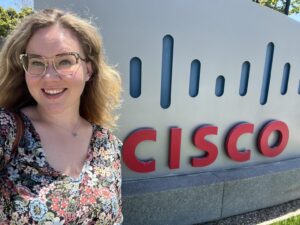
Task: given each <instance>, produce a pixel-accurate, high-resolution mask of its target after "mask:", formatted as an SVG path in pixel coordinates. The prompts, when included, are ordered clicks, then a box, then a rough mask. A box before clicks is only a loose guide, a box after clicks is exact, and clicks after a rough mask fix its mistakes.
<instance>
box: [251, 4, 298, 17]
mask: <svg viewBox="0 0 300 225" xmlns="http://www.w3.org/2000/svg"><path fill="white" fill-rule="evenodd" d="M252 1H253V2H256V3H259V4H260V5H263V6H267V7H270V8H272V9H274V10H276V11H279V12H281V13H285V8H286V3H287V2H288V0H252ZM288 12H289V15H291V14H297V13H299V12H300V0H290V6H289V11H288Z"/></svg>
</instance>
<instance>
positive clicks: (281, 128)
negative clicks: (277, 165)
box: [257, 120, 289, 157]
mask: <svg viewBox="0 0 300 225" xmlns="http://www.w3.org/2000/svg"><path fill="white" fill-rule="evenodd" d="M274 131H278V133H279V137H278V141H277V143H276V145H275V146H273V147H270V146H269V144H268V140H269V137H270V135H271V134H272V133H273V132H274ZM288 139H289V128H288V126H287V125H286V124H285V123H284V122H282V121H277V120H272V121H270V122H268V123H267V124H266V125H265V126H264V127H263V128H262V129H261V131H260V132H259V135H258V141H257V147H258V150H259V151H260V152H261V154H263V155H264V156H267V157H275V156H277V155H279V154H280V153H281V152H282V151H283V150H284V148H285V147H286V145H287V143H288Z"/></svg>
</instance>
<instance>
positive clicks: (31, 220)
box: [0, 109, 123, 225]
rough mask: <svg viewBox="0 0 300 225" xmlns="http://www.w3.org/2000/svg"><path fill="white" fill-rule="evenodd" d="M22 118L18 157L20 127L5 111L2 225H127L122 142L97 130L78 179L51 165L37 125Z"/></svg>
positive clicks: (1, 114)
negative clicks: (123, 202) (14, 149)
mask: <svg viewBox="0 0 300 225" xmlns="http://www.w3.org/2000/svg"><path fill="white" fill-rule="evenodd" d="M21 116H22V118H23V121H24V124H25V131H24V135H23V138H22V140H21V144H20V146H19V148H18V153H17V154H16V155H12V152H11V146H12V144H13V141H14V139H15V135H16V123H15V121H14V117H13V116H12V114H11V113H10V112H8V111H7V110H5V109H0V225H2V224H43V225H48V224H49V225H50V224H87V225H90V224H101V225H104V224H121V223H122V220H123V216H122V212H121V170H120V169H121V168H120V165H121V164H120V149H121V146H122V143H121V142H120V140H119V139H117V138H116V137H115V136H113V135H112V134H111V133H110V132H109V131H108V130H107V129H104V128H102V127H100V126H97V125H93V136H92V138H91V141H90V145H89V151H88V156H87V159H86V161H85V164H84V167H83V169H82V171H81V174H80V176H79V178H77V179H74V178H71V177H69V176H67V175H64V174H62V173H60V172H58V171H55V169H53V168H52V167H51V165H49V164H48V162H47V160H46V158H45V154H44V152H43V149H42V146H41V141H40V137H39V135H38V133H37V132H36V130H35V129H34V127H33V124H32V123H31V121H30V119H29V118H28V117H27V116H26V115H25V114H23V113H21Z"/></svg>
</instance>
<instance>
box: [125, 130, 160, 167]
mask: <svg viewBox="0 0 300 225" xmlns="http://www.w3.org/2000/svg"><path fill="white" fill-rule="evenodd" d="M146 140H150V141H156V130H154V129H151V128H146V129H145V128H143V129H139V130H136V131H134V132H133V133H131V134H130V135H129V136H128V137H127V138H126V139H125V141H124V143H123V148H122V158H123V161H124V163H125V165H126V166H127V167H128V168H129V169H131V170H133V171H135V172H139V173H149V172H153V171H155V160H149V161H141V160H139V159H138V158H137V157H136V155H135V150H136V147H137V146H138V144H139V143H141V142H143V141H146Z"/></svg>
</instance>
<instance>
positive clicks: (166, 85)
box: [160, 35, 174, 109]
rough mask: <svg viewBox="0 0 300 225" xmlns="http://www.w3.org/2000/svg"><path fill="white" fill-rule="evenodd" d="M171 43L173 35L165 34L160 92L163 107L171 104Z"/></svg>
mask: <svg viewBox="0 0 300 225" xmlns="http://www.w3.org/2000/svg"><path fill="white" fill-rule="evenodd" d="M173 45H174V40H173V37H172V36H171V35H166V36H165V37H164V38H163V49H162V69H161V93H160V105H161V107H162V108H164V109H166V108H168V107H169V106H170V104H171V85H172V66H173Z"/></svg>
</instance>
